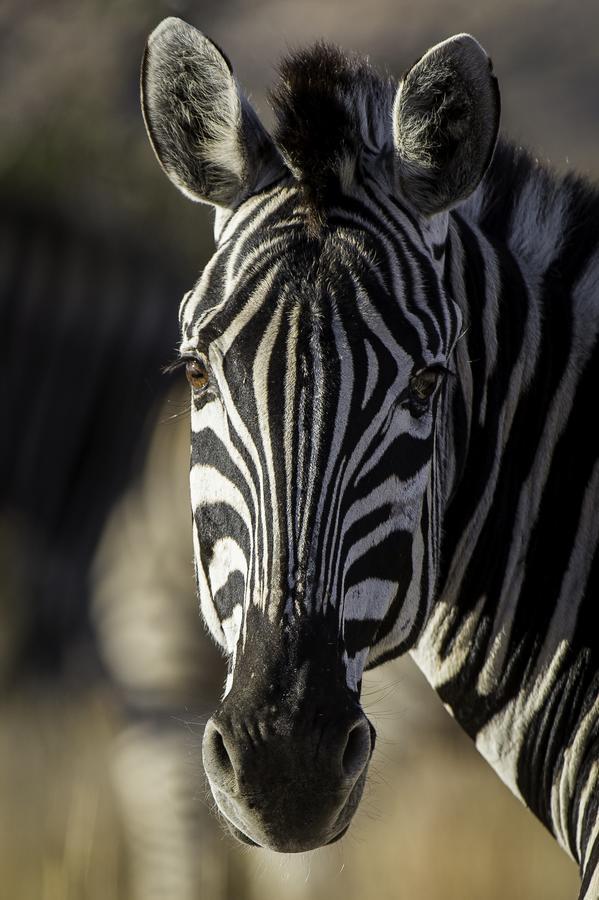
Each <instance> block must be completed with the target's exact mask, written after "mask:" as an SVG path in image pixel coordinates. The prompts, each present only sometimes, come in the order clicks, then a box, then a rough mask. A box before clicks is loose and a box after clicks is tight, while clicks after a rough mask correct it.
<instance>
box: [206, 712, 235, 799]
mask: <svg viewBox="0 0 599 900" xmlns="http://www.w3.org/2000/svg"><path fill="white" fill-rule="evenodd" d="M203 757H204V768H205V769H206V773H207V774H208V776H209V777H212V778H215V779H216V780H217V781H218V782H219V783H221V784H223V782H225V781H226V780H228V779H231V778H234V777H235V769H234V766H233V761H232V759H231V756H230V755H229V751H228V750H227V747H226V744H225V739H224V737H223V734H222V732H221V730H220V729H219V727H218V726H217V725H215V724H214V722H212V721H210V722H208V724H207V725H206V731H205V732H204V742H203Z"/></svg>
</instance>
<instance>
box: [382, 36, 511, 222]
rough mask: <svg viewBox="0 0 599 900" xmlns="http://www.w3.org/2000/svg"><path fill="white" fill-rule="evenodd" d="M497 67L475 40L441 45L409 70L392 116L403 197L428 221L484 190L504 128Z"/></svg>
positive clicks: (452, 40) (454, 39)
mask: <svg viewBox="0 0 599 900" xmlns="http://www.w3.org/2000/svg"><path fill="white" fill-rule="evenodd" d="M499 112H500V101H499V90H498V87H497V80H496V78H495V76H494V75H493V72H492V66H491V60H490V59H489V57H488V56H487V54H486V53H485V51H484V50H483V48H482V47H481V46H480V44H479V43H478V42H477V41H476V40H475V39H474V38H473V37H471V36H470V35H467V34H460V35H456V36H455V37H452V38H449V40H447V41H444V42H443V43H441V44H437V45H436V46H435V47H433V48H432V49H431V50H429V51H428V52H427V53H426V54H425V55H424V56H423V57H422V58H421V59H420V60H418V62H417V63H416V64H415V65H414V66H413V67H412V69H410V70H409V72H408V73H407V74H406V76H405V77H404V79H403V81H402V83H401V85H400V87H399V90H398V92H397V96H396V99H395V105H394V111H393V128H394V143H395V153H396V172H397V177H398V181H399V186H400V189H401V190H402V193H403V194H404V195H405V196H406V197H407V199H408V200H410V202H412V203H413V204H414V206H415V207H416V208H417V209H418V210H419V211H420V212H422V213H423V214H424V215H431V214H434V213H437V212H441V211H442V210H444V209H447V208H449V207H450V206H453V205H455V204H456V203H459V202H461V201H462V200H465V199H466V197H468V196H469V195H470V194H471V193H472V191H474V190H475V188H476V187H477V186H478V184H479V183H480V181H481V179H482V177H483V175H484V173H485V171H486V169H487V167H488V165H489V163H490V161H491V157H492V155H493V150H494V147H495V142H496V139H497V132H498V128H499Z"/></svg>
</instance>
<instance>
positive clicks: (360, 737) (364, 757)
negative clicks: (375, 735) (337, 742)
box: [341, 719, 370, 778]
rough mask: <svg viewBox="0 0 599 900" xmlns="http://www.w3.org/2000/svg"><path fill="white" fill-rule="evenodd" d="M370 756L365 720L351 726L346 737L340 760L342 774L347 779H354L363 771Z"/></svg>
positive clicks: (368, 728) (367, 727) (367, 729)
mask: <svg viewBox="0 0 599 900" xmlns="http://www.w3.org/2000/svg"><path fill="white" fill-rule="evenodd" d="M369 756H370V727H369V725H368V722H367V720H365V719H364V720H363V721H362V722H358V723H357V724H356V725H354V726H353V728H352V729H351V731H350V732H349V734H348V736H347V741H346V744H345V749H344V751H343V756H342V758H341V767H342V769H343V774H344V775H346V776H347V777H348V778H352V777H356V776H357V775H359V774H360V772H361V771H362V770H363V768H364V766H365V765H366V763H367V762H368V758H369Z"/></svg>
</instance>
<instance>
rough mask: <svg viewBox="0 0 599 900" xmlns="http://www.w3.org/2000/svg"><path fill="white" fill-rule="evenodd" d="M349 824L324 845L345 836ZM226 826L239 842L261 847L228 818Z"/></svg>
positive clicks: (328, 845) (329, 844)
mask: <svg viewBox="0 0 599 900" xmlns="http://www.w3.org/2000/svg"><path fill="white" fill-rule="evenodd" d="M350 825H351V822H348V823H347V825H346V826H345V827H344V828H342V829H341V831H340V832H339V834H336V835H335V837H332V838H331V840H330V841H327V843H326V844H325V846H326V847H330V846H331V844H336V843H337V841H340V840H341V838H342V837H345V835H346V834H347V832H348V830H349V826H350ZM227 827H228V829H229V831H230V832H231V834H232V835H233V837H234V838H237V840H238V841H239V842H240V843H242V844H248V845H249V846H250V847H262V844H258V843H257V842H256V841H254V840H252V838H251V837H248V835H247V834H245V832H244V831H242V830H241V829H240V828H237V826H236V825H233V823H232V822H230V821H229V820H228V819H227Z"/></svg>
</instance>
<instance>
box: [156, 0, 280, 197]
mask: <svg viewBox="0 0 599 900" xmlns="http://www.w3.org/2000/svg"><path fill="white" fill-rule="evenodd" d="M141 103H142V109H143V115H144V120H145V123H146V129H147V132H148V136H149V138H150V143H151V144H152V147H153V148H154V152H155V153H156V156H157V157H158V161H159V163H160V165H161V166H162V168H163V169H164V171H165V172H166V174H167V175H168V177H169V178H170V179H171V181H172V182H173V183H174V184H175V185H176V187H178V188H179V190H181V191H183V193H184V194H186V195H187V196H188V197H191V199H192V200H200V201H203V202H205V203H212V204H214V205H215V206H221V207H226V208H232V207H234V206H235V205H237V204H238V203H239V202H240V201H241V200H242V199H243V198H244V197H245V196H247V195H248V194H250V193H252V192H253V191H256V190H259V189H260V188H261V187H263V186H265V185H266V184H268V183H269V181H272V180H274V179H275V178H276V177H278V175H279V174H282V173H283V172H284V164H283V162H282V160H281V157H280V155H279V152H278V150H277V149H276V147H275V145H274V143H273V141H272V139H271V137H270V135H269V134H268V132H267V131H266V129H265V128H264V127H263V126H262V124H261V123H260V120H259V119H258V116H257V115H256V113H255V112H254V110H253V109H252V107H251V106H250V104H249V103H248V101H247V100H246V98H245V97H244V96H243V95H242V94H241V92H240V91H239V89H238V86H237V82H236V80H235V77H234V75H233V70H232V68H231V65H230V63H229V61H228V59H227V58H226V57H225V55H224V54H223V53H222V52H221V51H220V50H219V48H218V47H217V46H216V44H214V43H213V42H212V41H211V40H209V39H208V38H207V37H205V35H203V34H202V33H201V32H200V31H198V30H197V28H193V26H191V25H188V24H187V22H183V21H182V20H181V19H176V18H172V17H171V18H169V19H165V20H164V21H163V22H161V23H160V25H159V26H158V27H157V28H156V29H155V30H154V31H153V32H152V34H151V35H150V37H149V38H148V43H147V46H146V50H145V53H144V58H143V62H142V68H141Z"/></svg>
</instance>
